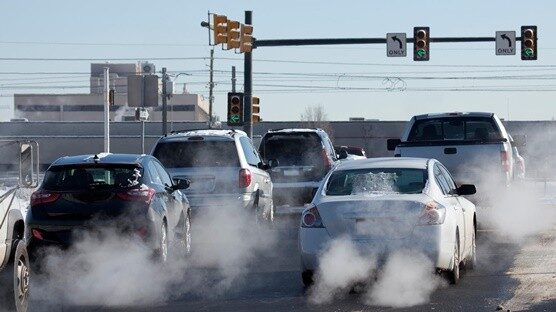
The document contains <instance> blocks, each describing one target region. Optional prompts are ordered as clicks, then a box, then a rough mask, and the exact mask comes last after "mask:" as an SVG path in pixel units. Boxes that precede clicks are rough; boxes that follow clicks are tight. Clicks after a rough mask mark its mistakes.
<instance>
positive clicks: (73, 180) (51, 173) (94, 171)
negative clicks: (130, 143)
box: [42, 165, 143, 191]
mask: <svg viewBox="0 0 556 312" xmlns="http://www.w3.org/2000/svg"><path fill="white" fill-rule="evenodd" d="M142 175H143V174H142V169H141V168H139V167H135V166H122V165H105V166H56V167H52V168H50V169H49V170H47V171H46V173H45V175H44V181H43V185H42V188H43V189H45V190H50V191H73V190H86V189H120V188H128V187H133V186H136V185H139V184H141V183H142Z"/></svg>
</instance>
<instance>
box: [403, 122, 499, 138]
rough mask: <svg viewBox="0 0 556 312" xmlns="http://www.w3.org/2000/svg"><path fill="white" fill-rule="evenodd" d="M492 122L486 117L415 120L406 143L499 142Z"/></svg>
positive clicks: (496, 129) (497, 133) (497, 132)
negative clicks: (450, 141)
mask: <svg viewBox="0 0 556 312" xmlns="http://www.w3.org/2000/svg"><path fill="white" fill-rule="evenodd" d="M501 139H502V136H501V135H500V130H499V129H498V127H497V126H496V124H495V122H494V120H493V119H492V118H488V117H465V118H457V117H449V118H434V119H423V120H416V121H415V124H414V125H413V128H412V129H411V132H410V134H409V137H408V142H422V141H443V140H455V141H481V142H489V141H500V140H501Z"/></svg>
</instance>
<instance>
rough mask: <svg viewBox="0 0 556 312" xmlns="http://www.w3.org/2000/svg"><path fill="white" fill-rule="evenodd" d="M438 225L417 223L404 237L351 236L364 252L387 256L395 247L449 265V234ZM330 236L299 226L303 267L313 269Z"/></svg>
mask: <svg viewBox="0 0 556 312" xmlns="http://www.w3.org/2000/svg"><path fill="white" fill-rule="evenodd" d="M443 232H444V231H443V229H442V226H441V225H426V226H416V227H415V228H414V230H413V232H412V234H411V235H410V236H408V237H406V238H403V239H396V240H388V241H384V240H382V241H379V240H372V239H365V238H357V237H352V242H353V243H354V244H355V246H356V247H357V249H358V250H359V251H360V252H361V254H363V255H368V256H369V257H374V258H378V259H386V258H387V256H388V254H390V253H392V252H394V251H398V250H403V251H405V250H410V251H416V252H421V253H423V254H425V255H426V256H427V257H429V259H431V261H432V262H433V263H434V265H435V267H436V268H439V269H443V270H446V269H450V268H451V267H452V265H451V261H452V256H453V250H454V247H453V246H454V238H453V236H452V235H445V234H443ZM331 240H332V237H331V236H330V234H328V231H327V230H326V229H325V228H303V227H302V228H300V230H299V251H300V253H301V266H302V270H313V271H314V270H316V269H317V268H318V263H319V257H320V255H321V254H322V253H323V252H324V251H325V250H326V248H327V247H328V245H329V244H330V242H331Z"/></svg>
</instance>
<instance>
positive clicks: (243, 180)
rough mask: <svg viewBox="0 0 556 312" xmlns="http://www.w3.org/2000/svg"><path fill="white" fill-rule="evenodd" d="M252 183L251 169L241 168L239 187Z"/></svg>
mask: <svg viewBox="0 0 556 312" xmlns="http://www.w3.org/2000/svg"><path fill="white" fill-rule="evenodd" d="M249 185H251V171H249V169H241V170H240V171H239V187H240V188H244V187H248V186H249Z"/></svg>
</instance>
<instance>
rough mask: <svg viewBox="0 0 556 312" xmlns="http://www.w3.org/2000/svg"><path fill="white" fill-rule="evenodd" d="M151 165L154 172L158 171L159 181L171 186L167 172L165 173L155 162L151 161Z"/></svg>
mask: <svg viewBox="0 0 556 312" xmlns="http://www.w3.org/2000/svg"><path fill="white" fill-rule="evenodd" d="M152 164H153V165H154V167H155V168H156V171H158V175H159V176H160V180H161V181H162V184H164V185H167V186H172V179H171V178H170V175H169V174H168V172H166V170H165V169H164V168H163V167H162V165H160V164H159V163H158V162H156V161H153V162H152Z"/></svg>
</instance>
